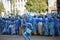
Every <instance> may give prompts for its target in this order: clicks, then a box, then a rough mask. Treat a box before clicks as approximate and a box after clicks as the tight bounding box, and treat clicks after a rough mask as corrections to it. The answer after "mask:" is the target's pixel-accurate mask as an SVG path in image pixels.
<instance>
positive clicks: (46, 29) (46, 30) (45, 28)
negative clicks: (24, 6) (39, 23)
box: [43, 17, 49, 35]
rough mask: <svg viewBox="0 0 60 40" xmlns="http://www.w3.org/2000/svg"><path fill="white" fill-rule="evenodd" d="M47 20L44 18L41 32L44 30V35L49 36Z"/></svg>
mask: <svg viewBox="0 0 60 40" xmlns="http://www.w3.org/2000/svg"><path fill="white" fill-rule="evenodd" d="M48 21H49V20H48V18H47V17H45V18H44V27H43V30H44V35H48V34H49V31H48Z"/></svg>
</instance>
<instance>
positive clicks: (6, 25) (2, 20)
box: [0, 19, 10, 34]
mask: <svg viewBox="0 0 60 40" xmlns="http://www.w3.org/2000/svg"><path fill="white" fill-rule="evenodd" d="M0 21H1V22H2V23H3V24H4V25H5V27H4V29H3V31H2V34H5V33H6V34H10V32H9V24H10V20H4V19H0Z"/></svg>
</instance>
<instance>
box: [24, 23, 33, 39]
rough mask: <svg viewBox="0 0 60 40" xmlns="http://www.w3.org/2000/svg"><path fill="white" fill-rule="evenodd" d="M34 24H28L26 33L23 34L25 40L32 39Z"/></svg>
mask: <svg viewBox="0 0 60 40" xmlns="http://www.w3.org/2000/svg"><path fill="white" fill-rule="evenodd" d="M31 27H32V24H31V23H27V24H26V26H25V29H24V33H23V37H24V40H27V39H28V40H30V37H31V32H32V28H31Z"/></svg>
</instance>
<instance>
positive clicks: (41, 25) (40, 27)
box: [37, 17, 43, 35]
mask: <svg viewBox="0 0 60 40" xmlns="http://www.w3.org/2000/svg"><path fill="white" fill-rule="evenodd" d="M37 21H38V32H39V34H40V35H42V34H43V17H39V18H38V20H37Z"/></svg>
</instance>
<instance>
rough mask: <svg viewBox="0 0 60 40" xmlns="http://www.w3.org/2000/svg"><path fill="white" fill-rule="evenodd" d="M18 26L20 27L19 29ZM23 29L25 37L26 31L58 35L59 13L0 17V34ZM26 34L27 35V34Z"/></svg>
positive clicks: (17, 32) (12, 33) (59, 26)
mask: <svg viewBox="0 0 60 40" xmlns="http://www.w3.org/2000/svg"><path fill="white" fill-rule="evenodd" d="M19 28H22V29H21V30H19ZM22 30H23V35H24V37H25V35H26V32H27V33H29V34H31V33H32V34H40V35H51V36H54V35H60V14H58V13H57V14H55V13H51V14H46V15H42V14H39V15H34V16H31V15H30V14H23V15H21V16H19V15H12V16H8V17H7V18H2V17H0V34H10V35H14V34H19V31H22ZM29 34H28V35H29Z"/></svg>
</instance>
